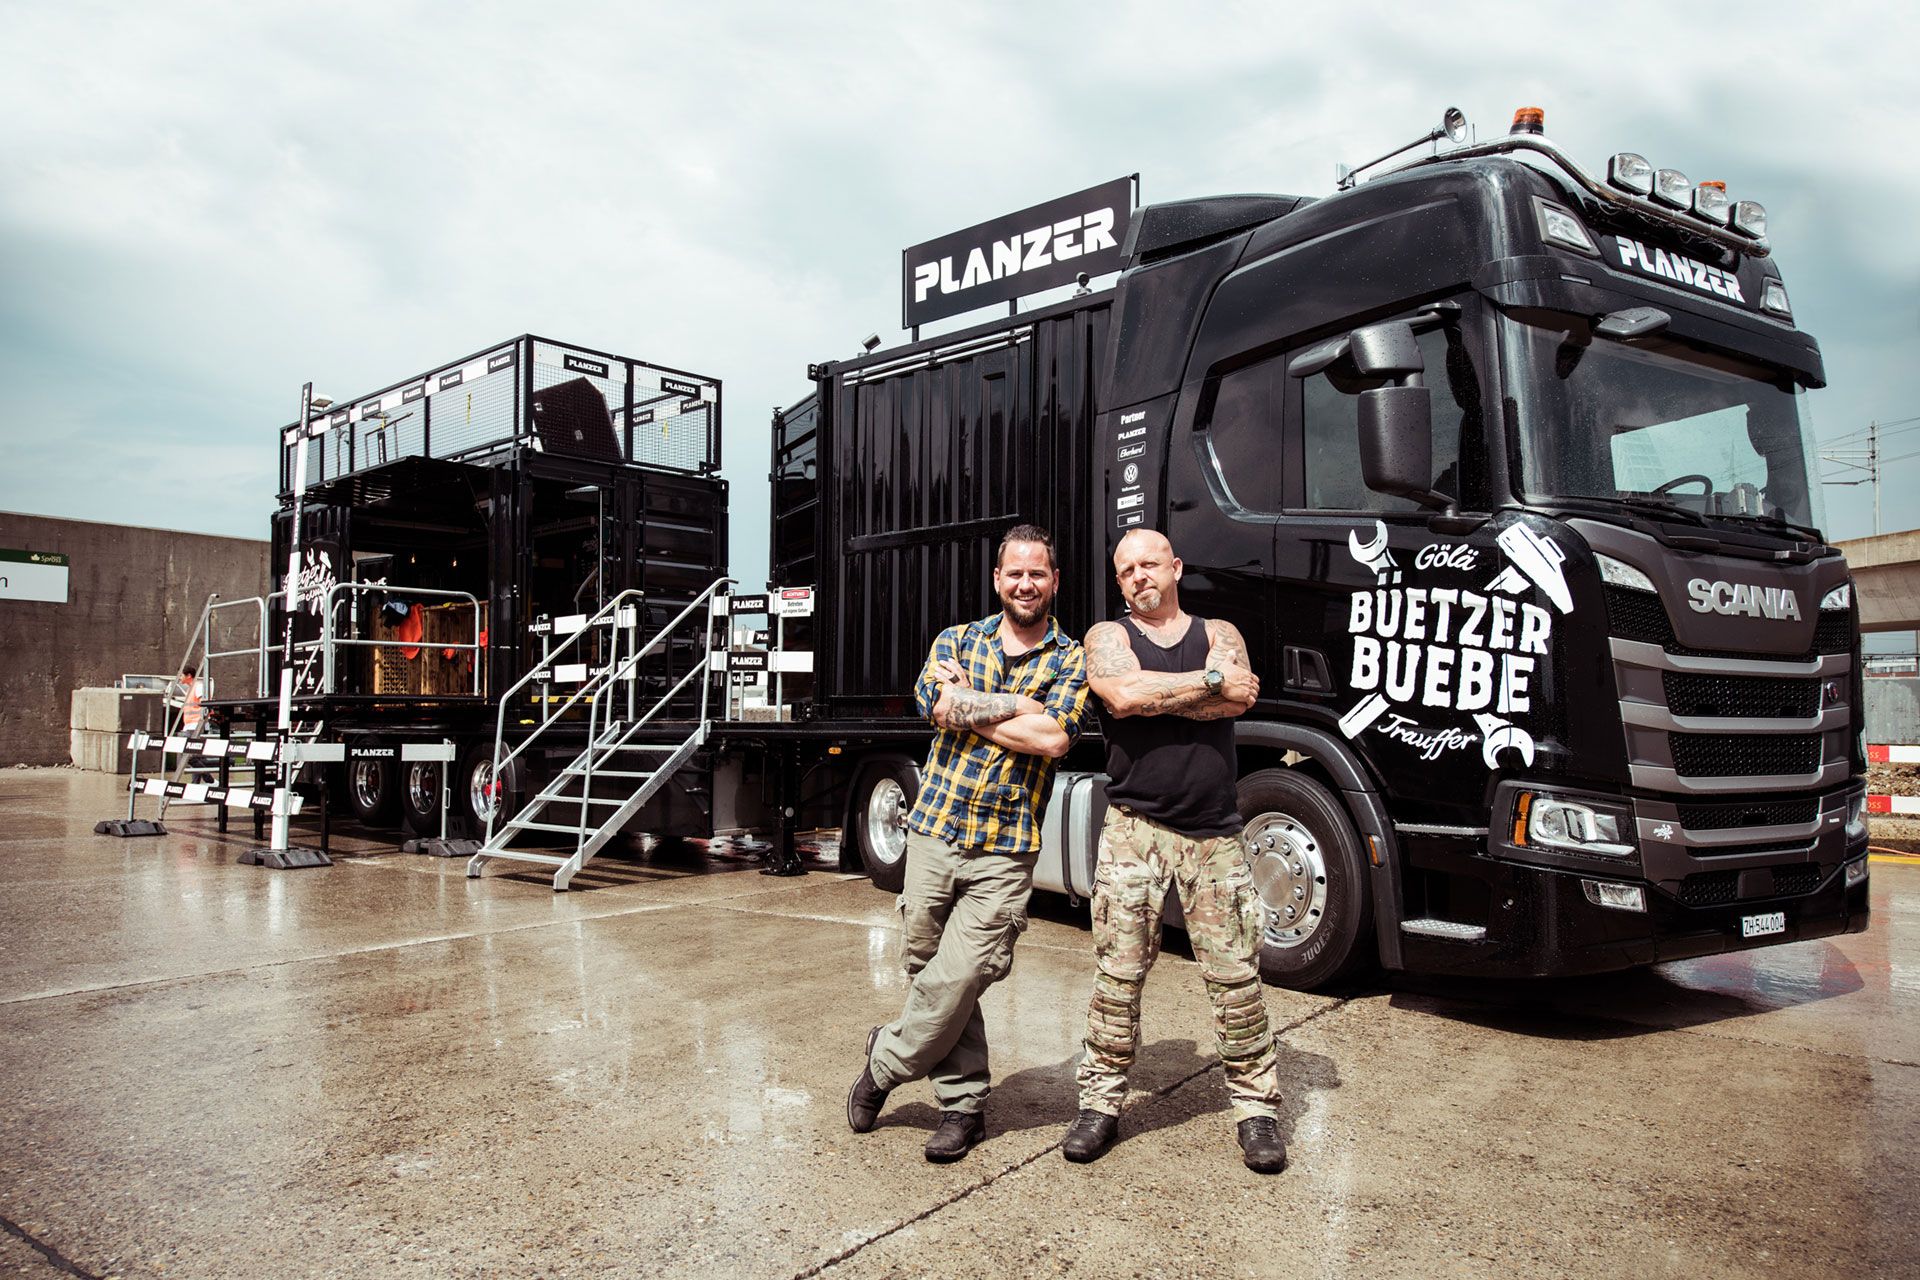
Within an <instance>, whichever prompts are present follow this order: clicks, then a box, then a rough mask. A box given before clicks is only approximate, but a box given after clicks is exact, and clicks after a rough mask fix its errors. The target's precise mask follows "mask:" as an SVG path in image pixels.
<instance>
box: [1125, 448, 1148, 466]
mask: <svg viewBox="0 0 1920 1280" xmlns="http://www.w3.org/2000/svg"><path fill="white" fill-rule="evenodd" d="M1146 451H1147V446H1145V445H1143V444H1128V445H1122V446H1121V447H1120V461H1122V462H1125V461H1126V460H1127V459H1128V458H1137V457H1139V456H1140V455H1141V454H1143V453H1145V452H1146Z"/></svg>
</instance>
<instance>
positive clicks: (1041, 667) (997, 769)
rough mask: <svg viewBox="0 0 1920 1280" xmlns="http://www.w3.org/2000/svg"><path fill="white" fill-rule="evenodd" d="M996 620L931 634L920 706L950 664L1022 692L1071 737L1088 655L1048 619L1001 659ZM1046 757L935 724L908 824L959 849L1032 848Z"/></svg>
mask: <svg viewBox="0 0 1920 1280" xmlns="http://www.w3.org/2000/svg"><path fill="white" fill-rule="evenodd" d="M1000 618H1001V615H1000V614H997V613H996V614H993V615H992V616H991V617H986V618H982V619H980V621H978V622H969V623H965V624H962V625H960V626H953V627H948V628H947V629H946V630H945V631H942V632H941V633H940V634H939V636H938V637H936V638H935V640H934V642H933V649H932V651H931V652H929V653H928V654H927V664H926V666H925V667H923V668H921V671H920V679H919V680H918V681H916V682H915V684H914V689H913V693H914V702H915V704H916V705H917V706H918V707H919V708H920V714H921V715H923V716H928V717H931V716H932V715H933V708H934V704H935V703H937V702H939V701H940V691H941V688H942V685H941V683H940V680H939V677H938V675H937V674H936V671H937V668H938V666H939V664H940V663H941V662H943V661H946V662H953V663H956V664H957V665H958V666H959V667H960V669H961V670H963V671H965V672H966V673H967V683H968V684H970V685H971V686H973V688H975V689H977V690H979V691H980V692H982V693H1018V694H1025V695H1026V696H1027V697H1029V698H1032V699H1034V700H1035V701H1037V702H1039V703H1041V704H1042V705H1043V706H1044V707H1045V708H1046V714H1047V716H1048V717H1049V718H1051V719H1052V720H1053V722H1054V723H1055V724H1057V725H1059V726H1060V728H1061V729H1062V730H1064V731H1065V732H1066V735H1067V736H1068V737H1069V738H1074V737H1078V736H1079V734H1080V731H1081V730H1082V729H1083V728H1084V727H1085V721H1086V715H1087V655H1086V653H1085V652H1084V651H1083V650H1082V649H1081V648H1080V645H1079V642H1078V641H1076V640H1074V638H1073V637H1072V636H1070V635H1068V634H1067V633H1066V632H1064V631H1062V630H1061V629H1060V623H1059V622H1058V620H1056V619H1053V618H1049V619H1047V634H1046V636H1045V637H1044V638H1043V639H1042V640H1041V641H1040V643H1039V644H1037V645H1035V646H1034V647H1033V648H1031V649H1029V650H1027V652H1025V653H1023V654H1021V655H1019V656H1018V657H1016V658H1011V659H1009V658H1008V657H1007V656H1006V651H1005V650H1004V649H1003V648H1002V647H1001V644H1000ZM1055 763H1056V762H1055V761H1053V760H1050V759H1048V758H1047V757H1046V756H1036V755H1028V754H1027V753H1026V752H1024V751H1009V750H1007V749H1006V748H1005V747H1002V746H1000V745H999V744H998V743H996V742H993V741H991V740H989V739H987V738H983V737H981V736H980V735H979V734H977V733H975V732H973V731H972V730H971V729H958V730H956V729H941V728H938V726H936V732H935V733H934V735H933V746H932V748H931V749H930V750H929V751H928V752H927V763H926V767H925V769H924V771H923V772H924V775H925V776H924V779H923V781H922V782H921V784H920V795H919V797H918V798H917V799H916V800H915V801H914V805H913V811H912V812H911V813H910V814H908V815H907V826H908V827H909V828H911V829H912V830H914V831H917V832H919V833H920V834H921V835H923V836H931V837H933V838H935V839H937V840H944V841H946V842H947V843H949V844H952V845H958V846H959V847H961V848H965V849H984V850H986V851H987V852H990V853H1010V854H1027V853H1033V852H1035V851H1037V850H1038V849H1039V847H1040V819H1041V817H1042V816H1043V815H1044V814H1045V813H1046V809H1047V791H1048V786H1049V784H1050V783H1051V782H1052V781H1053V769H1054V764H1055Z"/></svg>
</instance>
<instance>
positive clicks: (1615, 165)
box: [1607, 151, 1653, 196]
mask: <svg viewBox="0 0 1920 1280" xmlns="http://www.w3.org/2000/svg"><path fill="white" fill-rule="evenodd" d="M1607 181H1608V182H1611V183H1612V184H1613V185H1614V186H1616V187H1618V188H1620V189H1621V190H1622V191H1631V192H1632V193H1633V194H1634V195H1637V196H1644V195H1649V194H1651V193H1652V191H1653V166H1652V165H1650V164H1648V163H1647V158H1646V157H1645V156H1643V155H1640V154H1638V153H1636V152H1632V151H1622V152H1621V153H1620V154H1619V155H1616V156H1615V157H1613V159H1611V160H1609V161H1607Z"/></svg>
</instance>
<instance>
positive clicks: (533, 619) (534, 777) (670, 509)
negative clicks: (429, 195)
mask: <svg viewBox="0 0 1920 1280" xmlns="http://www.w3.org/2000/svg"><path fill="white" fill-rule="evenodd" d="M720 396H721V387H720V383H719V381H718V380H717V379H714V378H709V377H704V376H701V375H698V374H693V373H689V372H687V371H684V370H679V369H669V368H666V367H663V366H659V365H653V364H649V363H646V362H644V361H638V360H632V359H628V358H625V357H620V356H615V355H611V354H609V353H605V352H600V351H594V350H590V349H588V348H584V347H578V346H572V345H568V344H563V343H557V342H553V341H550V340H548V339H544V338H538V337H533V336H523V337H519V338H515V339H512V340H510V341H508V342H504V343H501V344H498V345H497V346H494V347H491V348H488V349H486V350H484V351H481V352H477V353H475V354H474V355H472V356H469V357H466V358H464V359H462V360H459V361H455V362H453V363H451V364H448V365H444V366H441V367H438V368H435V369H432V370H429V371H428V372H427V373H425V374H423V375H420V376H418V377H415V378H411V379H408V380H406V381H404V382H400V383H396V384H394V385H392V386H390V387H387V388H383V389H382V390H380V391H377V392H373V393H370V394H368V395H365V396H361V397H358V398H356V399H354V400H352V401H350V402H342V403H341V404H340V405H339V406H337V407H336V406H329V407H328V408H327V409H326V410H323V411H321V412H320V413H319V414H318V415H317V416H316V419H315V424H314V428H313V430H314V432H315V434H314V435H313V436H312V437H311V438H310V439H309V440H308V441H307V443H306V445H305V447H306V449H307V450H308V457H307V459H306V488H305V491H304V493H303V495H302V501H301V503H300V511H301V525H302V528H301V536H300V552H301V564H302V566H303V568H302V581H301V584H300V585H301V590H300V596H301V605H300V616H299V618H298V620H297V622H296V628H295V631H296V638H297V640H298V642H299V643H298V647H297V649H296V658H295V668H296V673H295V674H296V679H295V717H296V722H297V725H298V727H299V729H300V731H301V732H303V733H304V734H305V736H307V737H309V738H312V739H316V740H324V741H333V742H339V743H343V744H344V745H345V748H346V751H345V756H346V759H345V760H344V762H343V763H342V764H341V765H339V766H336V767H335V773H334V776H333V778H332V782H333V786H332V787H331V788H330V789H331V790H332V791H333V793H334V794H335V795H336V797H338V798H339V799H340V800H341V801H343V803H344V805H345V807H346V808H347V809H348V810H349V811H350V812H351V813H352V814H353V815H354V816H356V817H358V818H359V819H361V820H362V821H363V822H366V823H369V824H372V825H375V826H392V825H396V824H404V826H405V827H406V828H407V829H408V830H409V831H411V832H413V833H415V834H418V835H423V836H426V835H434V834H437V833H438V831H439V830H440V825H441V816H442V815H441V811H440V807H441V803H442V792H443V788H442V785H441V770H442V769H443V768H444V762H439V761H431V760H424V759H421V760H414V761H408V760H407V759H405V758H404V754H405V753H403V752H402V750H401V748H402V747H411V746H414V745H419V744H429V743H449V742H450V743H452V744H453V746H454V748H455V753H456V759H455V761H454V777H453V785H452V786H451V788H448V790H450V791H451V798H452V804H453V806H454V807H453V811H452V814H451V815H450V816H452V817H453V818H454V819H455V821H454V822H453V824H452V827H451V829H452V830H454V831H455V832H456V833H461V832H462V831H463V830H464V833H466V834H471V835H477V834H478V833H479V832H480V831H481V830H483V829H484V826H485V822H486V816H487V810H488V808H489V807H490V806H491V803H492V801H491V776H492V764H493V759H494V754H495V745H496V737H497V730H498V729H500V728H501V727H502V726H504V729H505V736H506V737H507V739H508V740H509V741H510V742H511V741H514V740H517V739H518V738H521V737H524V735H525V734H526V732H527V731H528V730H529V729H531V728H532V727H533V726H535V725H537V724H539V723H541V722H542V721H543V720H544V719H545V718H546V717H547V715H548V713H549V712H550V710H551V709H552V708H553V707H554V706H556V705H557V704H559V703H561V702H563V701H564V699H565V696H566V693H567V689H566V686H565V685H564V684H556V683H554V682H553V681H550V680H542V681H534V682H531V683H528V684H527V685H526V686H525V687H524V688H518V689H516V686H518V685H520V684H521V682H522V680H523V678H524V677H525V676H526V675H527V673H528V672H529V671H531V670H533V669H534V668H535V667H536V666H538V665H539V663H540V660H541V658H542V656H543V655H544V654H545V653H546V652H547V651H548V650H550V649H551V648H552V647H554V645H555V644H556V643H558V637H564V636H566V635H567V634H569V633H570V632H569V627H570V620H572V624H573V625H577V623H578V621H579V620H582V619H584V618H586V617H589V616H591V615H593V614H595V613H596V612H597V611H599V610H600V609H601V608H602V607H603V606H605V605H606V603H607V602H608V601H609V600H612V599H614V598H616V597H620V596H622V594H623V593H626V594H627V595H628V596H629V597H630V598H631V600H632V605H631V610H632V614H633V616H634V625H635V626H636V627H637V628H639V629H642V630H644V629H648V628H654V629H657V628H658V627H659V626H660V625H661V624H663V623H664V622H665V621H667V620H668V619H670V618H672V617H673V616H674V615H676V614H677V613H679V612H681V611H682V610H683V609H685V608H686V607H687V606H688V605H689V604H690V603H691V602H693V601H694V600H696V599H697V598H699V597H700V596H701V595H702V593H703V592H706V591H707V590H709V588H710V587H711V585H712V584H713V583H714V581H715V580H716V579H718V578H720V577H721V576H723V575H724V574H725V572H726V559H727V485H726V482H725V481H724V480H722V479H720V478H719V477H718V476H717V474H715V473H716V471H717V467H718V459H719V453H720V408H721V405H720ZM295 447H297V446H291V445H290V446H288V447H286V448H283V450H282V457H281V485H280V487H281V493H280V504H281V505H280V510H279V511H278V512H277V513H276V514H275V516H274V518H273V537H272V549H271V555H272V559H271V561H270V563H271V564H272V565H273V567H274V570H275V578H274V584H273V586H274V595H273V597H272V598H271V599H270V600H268V601H265V602H241V601H236V602H216V603H215V605H214V606H213V607H212V612H211V615H210V621H209V626H208V631H209V634H210V637H211V641H210V644H209V645H208V646H207V648H208V649H209V650H211V652H212V653H213V655H214V656H213V657H212V658H211V659H210V660H209V665H210V668H211V669H212V671H213V673H214V677H215V681H216V689H217V690H218V691H219V693H220V695H221V696H219V697H217V698H216V699H214V700H213V703H212V706H213V708H214V710H215V712H216V714H217V715H219V716H220V717H221V718H222V719H223V721H224V722H225V723H226V724H227V725H228V726H229V727H230V728H232V729H234V730H237V731H240V732H248V731H252V732H258V733H262V734H269V735H270V733H271V728H272V724H273V721H274V717H275V713H276V710H277V702H276V701H275V695H276V692H277V690H278V688H279V651H278V648H277V644H276V643H275V642H276V641H277V638H278V637H279V635H280V633H281V628H282V625H283V619H284V614H283V613H282V611H281V609H282V605H283V603H284V600H285V589H286V583H285V580H284V579H285V566H286V564H287V558H288V550H289V539H290V537H291V533H292V524H293V512H294V492H293V489H294V477H295V474H296V470H297V459H296V458H295V456H294V448H295ZM262 632H264V634H265V636H266V637H267V639H268V643H267V644H266V645H265V646H264V647H263V648H259V649H256V648H255V647H254V646H253V642H252V639H251V637H254V636H258V635H259V634H261V633H262ZM701 651H702V646H700V645H699V644H697V643H694V642H691V641H683V642H682V643H680V644H679V645H677V646H674V647H673V648H671V649H670V650H664V651H663V652H662V654H661V655H660V659H661V660H660V661H659V662H658V663H656V664H653V665H651V666H650V668H649V673H648V675H649V678H650V679H653V680H656V681H657V680H662V679H664V680H667V681H668V682H669V685H670V684H671V682H672V680H673V679H674V678H675V677H674V669H673V663H675V662H678V663H679V664H681V666H682V667H684V666H685V665H687V664H689V663H690V662H692V661H695V660H697V658H698V656H699V654H700V653H701ZM223 653H224V654H225V655H226V656H224V657H222V656H221V655H222V654H223ZM581 657H582V659H583V660H584V661H599V660H602V655H600V654H599V653H597V652H586V653H583V654H582V655H581ZM256 669H257V672H258V677H257V678H254V673H255V670H256ZM663 687H666V686H663ZM510 691H511V692H510ZM503 697H505V698H507V701H508V705H507V706H506V708H505V710H504V713H503V711H502V706H501V701H502V698H503ZM696 709H697V708H696V702H695V700H694V699H693V698H691V697H690V696H688V695H686V694H685V693H684V691H683V693H682V695H681V696H680V697H678V698H677V699H676V700H675V703H674V705H673V706H672V707H671V708H670V710H672V711H674V712H675V713H676V714H677V715H679V716H681V717H683V718H684V717H688V716H692V715H693V714H695V711H696ZM576 722H577V723H576ZM586 731H587V725H586V722H585V718H584V716H582V715H578V714H575V715H572V716H571V719H570V720H568V721H566V722H563V723H561V724H558V725H556V726H555V727H554V730H553V732H552V733H551V734H550V736H549V738H548V741H547V742H545V743H544V744H542V747H541V749H540V750H539V751H537V752H532V753H529V754H528V755H527V756H526V757H524V758H523V759H521V760H519V761H517V762H516V765H515V768H514V769H513V770H511V771H510V775H511V776H509V777H508V778H507V780H506V781H507V782H508V784H509V786H508V791H509V793H510V794H511V793H522V792H525V791H527V790H528V789H530V788H535V789H537V788H538V787H539V786H541V785H542V784H543V782H544V780H545V779H546V778H547V776H548V774H549V773H550V771H551V769H552V768H554V767H556V765H555V762H556V761H558V760H561V758H562V757H566V758H570V757H571V755H572V754H573V753H574V752H577V750H578V748H579V742H580V739H581V737H582V735H583V734H584V733H585V732H586ZM304 781H306V782H307V783H309V784H311V783H312V782H313V781H314V776H313V772H312V770H311V768H309V770H308V772H307V773H306V774H305V775H304ZM687 803H689V802H688V801H687V800H686V798H685V792H684V790H683V789H681V788H678V787H674V788H668V789H666V790H664V791H663V792H662V793H661V794H660V795H659V796H658V797H657V799H656V801H655V803H654V805H653V808H652V811H651V812H650V813H649V815H648V818H649V820H650V821H651V822H652V823H653V824H654V825H655V826H656V827H664V826H672V825H684V824H686V823H688V822H690V821H691V819H690V818H688V817H686V816H684V815H681V814H680V813H679V812H678V809H679V808H680V807H682V806H684V805H686V804H687ZM463 820H464V821H463Z"/></svg>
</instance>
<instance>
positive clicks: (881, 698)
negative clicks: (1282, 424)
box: [816, 300, 1109, 716]
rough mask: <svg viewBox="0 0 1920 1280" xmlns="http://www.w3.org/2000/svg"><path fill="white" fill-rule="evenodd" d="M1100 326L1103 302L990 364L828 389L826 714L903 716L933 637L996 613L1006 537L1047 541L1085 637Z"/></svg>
mask: <svg viewBox="0 0 1920 1280" xmlns="http://www.w3.org/2000/svg"><path fill="white" fill-rule="evenodd" d="M1108 316H1109V310H1108V307H1107V304H1106V302H1105V300H1102V301H1100V302H1098V303H1096V304H1093V305H1089V306H1087V307H1084V308H1081V309H1079V310H1074V311H1068V312H1065V313H1062V314H1053V315H1050V316H1046V317H1043V318H1040V319H1032V320H1029V319H1026V318H1023V319H1022V321H1021V322H1020V324H1019V326H1018V327H1016V328H1014V329H1012V330H1010V335H1012V336H1010V338H1009V340H1008V341H1006V342H1005V343H1001V344H996V345H993V346H991V347H988V348H986V349H984V350H982V349H979V344H973V345H972V347H971V348H970V349H968V350H966V351H964V352H963V353H961V354H958V355H955V356H953V357H951V358H945V359H936V358H933V357H932V356H930V357H929V358H928V360H927V361H925V362H921V363H917V364H915V365H913V366H911V367H906V368H901V369H899V370H897V371H896V372H892V373H878V374H875V375H872V376H866V375H863V374H862V373H861V372H860V371H859V370H855V371H854V372H853V373H852V374H851V376H849V375H848V374H847V373H845V372H842V373H840V374H839V375H837V376H836V378H835V380H834V382H833V384H832V385H831V387H830V388H829V410H828V414H827V439H826V440H825V441H824V442H823V447H822V456H823V457H825V458H827V459H828V460H829V461H828V464H827V465H826V466H823V467H822V468H821V477H820V479H821V485H822V494H823V496H824V499H825V504H826V507H827V510H826V512H825V517H826V518H825V520H824V521H823V522H822V524H823V534H822V536H823V541H824V544H825V546H826V548H827V551H826V552H825V554H823V557H822V561H821V565H822V568H821V578H822V583H821V586H822V589H823V599H822V601H821V607H822V609H823V611H824V612H825V615H826V625H825V626H824V627H823V632H824V634H823V635H822V637H821V639H822V646H823V652H821V653H820V654H819V655H818V657H817V658H816V670H817V671H818V673H819V676H820V691H821V694H822V696H823V698H824V699H825V701H826V703H827V706H826V707H824V708H823V713H824V714H827V715H832V716H876V715H878V716H892V715H910V714H911V703H910V698H911V692H912V684H913V680H914V678H915V677H916V676H917V675H918V674H919V671H920V665H921V663H922V662H923V661H924V660H925V657H926V652H927V646H928V645H929V644H930V643H931V642H932V639H933V637H934V635H936V634H937V633H938V632H939V631H940V629H941V628H943V627H946V626H949V625H951V624H952V623H954V622H958V621H963V620H966V619H971V618H978V617H982V616H984V615H986V614H989V613H992V612H994V611H995V610H997V609H998V608H999V602H998V601H997V599H996V598H995V596H994V593H993V556H994V551H995V549H996V548H997V547H998V545H999V540H1000V536H1001V534H1003V533H1004V532H1005V531H1006V530H1007V529H1008V528H1010V527H1011V526H1013V525H1015V524H1019V523H1022V522H1029V521H1030V522H1033V523H1036V524H1040V525H1043V526H1045V527H1046V528H1047V529H1048V530H1049V532H1051V533H1052V535H1053V537H1054V539H1055V545H1056V547H1057V549H1058V551H1059V555H1060V564H1061V568H1062V581H1061V591H1060V599H1059V601H1058V602H1057V604H1056V607H1055V611H1056V613H1057V614H1058V615H1059V616H1060V618H1061V621H1062V623H1063V624H1064V625H1066V626H1067V627H1068V628H1069V629H1071V630H1072V631H1073V632H1074V633H1075V634H1079V633H1081V632H1082V631H1084V629H1085V628H1086V626H1087V625H1088V623H1089V622H1090V620H1091V618H1092V610H1091V601H1092V599H1093V592H1094V588H1095V586H1096V584H1095V583H1093V582H1091V581H1090V580H1089V573H1090V569H1089V566H1091V565H1093V564H1094V562H1095V561H1096V560H1097V558H1098V551H1097V550H1096V549H1094V548H1093V546H1092V543H1093V539H1094V537H1095V536H1096V523H1097V522H1096V521H1095V520H1094V519H1093V518H1092V516H1091V514H1090V512H1089V504H1090V502H1091V500H1092V497H1091V484H1092V479H1091V477H1092V473H1093V457H1092V449H1093V426H1094V417H1095V414H1096V413H1097V412H1098V403H1099V399H1098V392H1097V389H1096V386H1095V382H1096V379H1097V376H1098V371H1099V368H1100V364H1101V361H1100V356H1101V353H1102V351H1103V349H1104V347H1105V343H1106V339H1107V321H1108Z"/></svg>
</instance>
